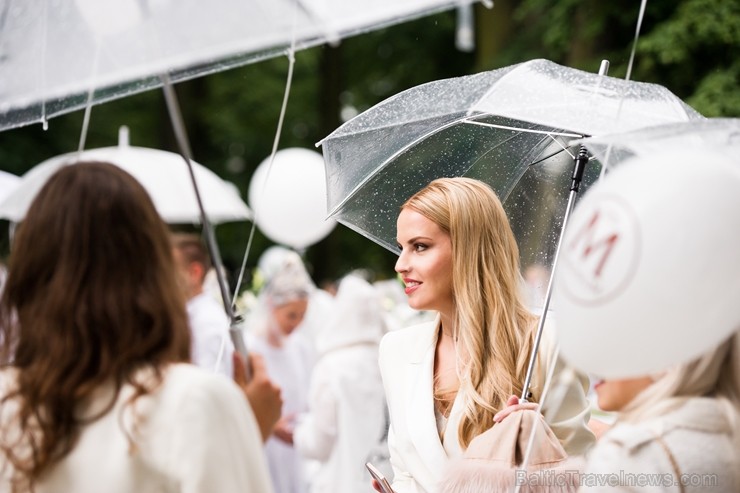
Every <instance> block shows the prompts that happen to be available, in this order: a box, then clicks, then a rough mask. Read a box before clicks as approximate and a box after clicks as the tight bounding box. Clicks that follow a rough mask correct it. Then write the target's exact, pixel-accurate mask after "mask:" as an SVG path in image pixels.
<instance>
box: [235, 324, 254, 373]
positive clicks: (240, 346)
mask: <svg viewBox="0 0 740 493" xmlns="http://www.w3.org/2000/svg"><path fill="white" fill-rule="evenodd" d="M229 336H231V342H232V343H233V344H234V351H236V352H237V353H239V355H240V356H241V357H242V358H243V359H244V373H245V377H246V378H247V381H249V380H251V379H252V371H251V368H250V366H249V355H248V354H247V345H246V343H245V342H244V317H242V316H241V315H237V316H236V317H234V320H232V322H231V326H230V327H229Z"/></svg>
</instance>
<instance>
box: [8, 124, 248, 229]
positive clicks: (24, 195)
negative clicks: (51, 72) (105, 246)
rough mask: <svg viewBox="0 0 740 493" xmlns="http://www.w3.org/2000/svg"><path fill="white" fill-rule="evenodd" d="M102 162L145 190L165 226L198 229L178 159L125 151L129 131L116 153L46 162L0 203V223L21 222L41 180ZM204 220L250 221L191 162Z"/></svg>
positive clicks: (230, 188) (223, 188)
mask: <svg viewBox="0 0 740 493" xmlns="http://www.w3.org/2000/svg"><path fill="white" fill-rule="evenodd" d="M93 160H94V161H106V162H110V163H112V164H115V165H116V166H118V167H120V168H121V169H123V170H125V171H127V172H128V173H130V174H131V175H132V176H133V177H134V178H136V179H137V180H138V181H139V182H140V183H141V184H142V185H143V186H144V188H145V189H146V190H147V192H148V193H149V196H150V197H151V198H152V201H153V202H154V206H155V207H156V208H157V211H158V212H159V214H160V216H162V219H164V220H165V221H166V222H168V223H200V211H199V209H198V202H197V200H196V198H195V192H194V189H193V183H192V181H191V179H190V174H189V171H188V167H187V165H186V163H185V161H184V160H183V158H182V156H180V155H179V154H175V153H172V152H167V151H162V150H159V149H150V148H146V147H132V146H129V145H128V131H127V129H126V128H125V127H123V128H122V129H121V132H120V135H119V144H118V146H116V147H103V148H98V149H91V150H88V151H85V152H82V153H76V152H74V153H69V154H63V155H61V156H56V157H53V158H51V159H48V160H46V161H44V162H42V163H40V164H38V165H36V166H35V167H33V168H32V169H31V170H30V171H28V172H27V173H26V174H25V175H23V176H22V177H21V178H20V180H19V182H18V185H17V187H16V189H15V190H14V191H13V192H11V193H10V194H9V195H8V196H7V197H5V199H4V200H2V202H0V218H3V219H9V220H11V221H14V222H20V221H22V220H23V217H24V216H25V215H26V211H27V210H28V207H29V206H30V205H31V202H32V201H33V199H34V197H35V196H36V194H37V193H38V192H39V190H40V189H41V187H42V186H43V185H44V183H46V180H48V179H49V177H51V175H53V174H54V172H55V171H57V170H58V169H59V168H61V167H62V166H68V165H72V166H73V165H74V163H76V162H80V161H93ZM193 167H194V171H195V177H196V179H197V180H198V186H199V188H200V194H201V198H202V199H203V205H204V207H205V211H206V213H207V214H208V219H209V221H211V222H214V223H221V222H228V221H243V220H247V219H251V217H252V213H251V211H250V210H249V208H248V207H247V205H246V204H245V203H244V201H243V200H242V199H241V197H240V196H239V192H238V189H237V188H236V187H235V186H234V185H233V184H232V183H231V182H228V181H226V180H223V179H221V178H219V177H218V176H217V175H216V174H215V173H213V172H212V171H210V170H209V169H207V168H205V167H204V166H202V165H200V164H198V163H195V162H193Z"/></svg>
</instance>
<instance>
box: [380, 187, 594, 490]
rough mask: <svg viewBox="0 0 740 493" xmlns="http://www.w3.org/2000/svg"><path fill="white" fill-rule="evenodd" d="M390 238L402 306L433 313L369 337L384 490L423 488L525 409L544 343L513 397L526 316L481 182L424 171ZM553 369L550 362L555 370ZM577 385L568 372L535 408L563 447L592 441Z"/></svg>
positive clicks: (571, 450) (543, 364)
mask: <svg viewBox="0 0 740 493" xmlns="http://www.w3.org/2000/svg"><path fill="white" fill-rule="evenodd" d="M397 241H398V246H399V249H400V254H399V258H398V261H397V263H396V271H397V272H398V273H399V274H400V275H401V276H402V277H403V281H404V284H405V286H406V288H405V292H406V295H407V297H408V302H409V306H411V307H412V308H414V309H417V310H434V311H436V312H437V316H436V319H435V320H434V321H432V322H426V323H422V324H418V325H415V326H412V327H408V328H405V329H401V330H396V331H393V332H389V333H388V334H386V335H385V336H384V338H383V340H382V342H381V345H380V358H379V361H380V370H381V373H382V376H383V384H384V386H385V393H386V399H387V401H388V408H389V413H390V430H389V437H388V445H389V449H390V458H391V464H392V465H393V471H394V478H393V488H394V490H395V491H396V492H397V493H435V492H436V491H438V489H439V485H440V482H441V480H442V479H443V476H444V473H445V469H446V468H447V466H448V464H449V462H450V459H452V458H456V457H460V456H461V455H462V453H463V451H464V450H465V449H466V448H467V447H468V445H469V444H470V442H471V441H472V439H473V438H475V437H476V436H478V435H481V434H482V433H484V432H485V431H487V430H488V429H490V428H491V427H492V426H494V425H495V424H496V423H498V422H499V421H501V420H502V419H503V417H505V415H506V413H507V412H510V411H511V410H512V409H516V408H517V407H516V406H517V405H518V406H535V407H536V405H535V403H536V402H537V401H538V399H539V396H540V395H541V393H542V390H543V385H544V375H545V373H546V371H547V369H548V368H549V361H552V360H553V357H554V349H553V346H552V344H543V346H542V347H541V348H540V350H539V352H538V353H537V365H536V369H537V371H536V375H534V379H533V384H532V386H531V387H530V391H531V393H532V396H531V399H530V402H528V403H526V404H517V403H518V400H517V397H516V396H517V395H521V393H522V392H523V385H524V380H525V375H526V372H527V366H528V362H529V359H530V356H531V354H532V350H533V344H534V337H535V332H536V328H537V317H536V316H535V315H534V314H532V313H531V312H530V311H529V310H528V309H527V306H526V299H525V297H524V294H523V290H522V287H523V280H522V276H521V273H520V270H519V252H518V247H517V244H516V240H515V238H514V234H513V232H512V230H511V226H510V225H509V221H508V219H507V217H506V213H505V211H504V209H503V206H502V205H501V202H500V200H499V199H498V197H497V196H496V194H495V193H494V192H493V190H492V189H491V188H490V187H489V186H488V185H486V184H485V183H483V182H481V181H478V180H473V179H470V178H443V179H438V180H434V181H433V182H431V183H430V184H429V185H427V186H426V187H424V188H423V189H422V190H420V191H419V192H417V193H416V194H415V195H413V196H412V197H411V198H410V199H409V200H408V201H406V203H405V204H404V205H403V206H402V208H401V211H400V213H399V216H398V221H397ZM545 330H547V329H545ZM548 337H549V336H548ZM543 342H545V338H544V337H543ZM561 368H562V365H561V364H560V363H558V366H557V367H556V370H555V371H556V374H559V373H560V370H561ZM556 381H557V380H556ZM587 388H588V380H587V378H586V377H585V376H583V375H578V376H577V378H575V379H573V380H572V381H571V382H570V383H568V384H567V385H565V386H564V388H563V391H564V392H565V394H564V395H565V398H564V403H563V405H561V406H560V407H559V409H558V410H557V411H556V412H555V413H554V414H553V413H551V410H550V409H549V406H548V405H547V402H546V403H545V406H543V413H544V414H545V416H546V417H547V418H549V419H548V422H549V424H550V426H551V428H552V430H553V432H554V433H555V435H556V436H557V438H558V439H559V440H560V442H561V444H562V445H563V447H564V448H565V450H566V452H567V453H568V454H581V453H583V452H585V450H586V449H587V448H588V447H589V446H590V445H592V444H593V442H594V436H593V433H591V431H590V430H589V429H588V426H587V424H588V420H589V416H590V411H589V406H588V402H587V400H586V397H585V392H586V389H587ZM551 414H552V415H551ZM374 487H375V488H376V489H378V485H377V484H375V483H374Z"/></svg>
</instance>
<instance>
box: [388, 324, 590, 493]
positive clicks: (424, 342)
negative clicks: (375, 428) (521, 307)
mask: <svg viewBox="0 0 740 493" xmlns="http://www.w3.org/2000/svg"><path fill="white" fill-rule="evenodd" d="M438 324H439V317H437V319H435V320H434V321H432V322H425V323H422V324H418V325H415V326H411V327H408V328H405V329H401V330H398V331H394V332H389V333H388V334H386V335H385V337H384V338H383V340H382V341H381V344H380V371H381V374H382V377H383V386H384V388H385V393H386V400H387V402H388V410H389V413H390V422H391V424H390V429H389V432H388V447H389V451H390V456H391V465H392V466H393V472H394V478H393V488H394V489H395V490H396V492H397V493H435V492H436V491H437V484H438V483H439V481H440V480H441V479H442V478H443V476H444V473H445V470H446V466H447V462H448V460H449V459H450V458H453V457H456V456H459V455H460V454H461V453H462V452H461V450H460V445H459V444H458V443H457V428H458V426H459V423H460V418H461V417H462V409H461V406H460V405H459V404H460V403H459V402H458V400H459V399H458V400H456V402H455V405H453V408H452V410H451V412H450V417H449V421H448V422H447V428H446V430H447V431H446V433H445V444H444V445H443V444H442V442H441V440H440V438H439V434H438V432H437V424H436V419H435V415H434V399H433V382H432V380H433V368H434V366H433V365H434V351H435V347H436V343H437V335H438V330H437V327H438ZM548 331H550V332H551V330H550V329H549V328H548V327H545V331H544V333H543V337H542V340H541V343H540V349H539V352H538V365H537V372H536V373H535V375H534V376H533V379H532V388H533V389H536V388H538V386H541V385H542V383H543V382H544V376H545V373H546V371H547V368H548V365H549V362H550V361H551V359H552V356H553V346H552V344H551V343H550V342H549V341H550V338H551V337H552V336H551V335H550V336H545V334H547V333H548ZM562 367H563V363H562V362H558V364H557V366H556V369H555V376H556V377H557V374H558V372H559V371H561V370H562ZM587 389H588V379H587V378H586V377H584V376H581V375H578V377H577V378H576V379H574V380H573V381H572V382H571V383H570V384H569V385H568V387H567V388H566V389H565V390H566V393H565V396H566V397H565V399H564V401H563V404H562V405H561V406H560V407H559V408H558V409H553V413H552V416H550V415H549V413H548V409H547V405H545V406H544V408H543V413H544V415H545V417H546V418H547V421H548V424H550V426H551V428H552V430H553V432H554V433H555V435H557V437H558V438H559V439H560V441H561V443H562V444H563V446H564V448H565V450H566V452H568V454H574V455H575V454H583V453H585V451H586V449H587V448H589V447H590V446H591V445H592V444H593V442H594V440H595V439H594V435H593V433H591V431H590V430H589V428H588V420H589V418H590V408H589V405H588V401H587V399H586V390H587ZM550 392H553V390H551V391H550ZM551 395H552V394H551ZM546 404H547V403H546Z"/></svg>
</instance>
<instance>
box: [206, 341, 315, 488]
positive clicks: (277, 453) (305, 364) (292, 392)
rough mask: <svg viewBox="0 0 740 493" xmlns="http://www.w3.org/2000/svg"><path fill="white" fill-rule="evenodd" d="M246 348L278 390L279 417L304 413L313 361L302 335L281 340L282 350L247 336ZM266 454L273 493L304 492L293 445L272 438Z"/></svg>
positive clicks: (299, 461) (302, 475) (299, 459)
mask: <svg viewBox="0 0 740 493" xmlns="http://www.w3.org/2000/svg"><path fill="white" fill-rule="evenodd" d="M247 347H248V348H249V350H250V351H253V352H255V353H257V354H260V355H261V356H262V357H263V358H264V361H265V368H266V370H267V374H268V375H269V376H270V379H271V380H272V381H273V382H274V383H275V384H277V385H278V386H279V387H280V390H281V392H280V395H281V396H282V398H283V407H282V412H281V416H286V415H295V416H296V417H297V416H298V415H299V414H301V413H304V412H306V411H307V410H308V387H309V383H310V378H311V369H312V367H313V362H314V355H313V348H312V346H311V342H310V341H309V340H307V339H305V338H304V337H303V336H302V334H300V333H298V332H294V333H293V334H291V335H290V336H289V337H287V338H285V339H284V340H283V345H282V346H281V347H274V346H271V345H270V344H268V343H267V341H266V340H265V339H262V338H259V337H249V339H248V343H247ZM265 454H266V456H267V465H268V467H269V470H270V476H271V477H272V484H273V486H274V489H275V492H276V493H304V492H305V491H306V485H307V480H306V478H305V477H304V473H303V466H304V465H303V462H302V461H301V458H300V455H299V454H298V452H297V451H296V450H295V448H294V447H293V446H292V445H289V444H287V443H285V442H283V441H281V440H279V439H277V438H276V437H274V436H271V437H270V438H269V439H268V440H267V442H266V443H265ZM214 491H215V490H214Z"/></svg>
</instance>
